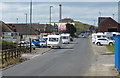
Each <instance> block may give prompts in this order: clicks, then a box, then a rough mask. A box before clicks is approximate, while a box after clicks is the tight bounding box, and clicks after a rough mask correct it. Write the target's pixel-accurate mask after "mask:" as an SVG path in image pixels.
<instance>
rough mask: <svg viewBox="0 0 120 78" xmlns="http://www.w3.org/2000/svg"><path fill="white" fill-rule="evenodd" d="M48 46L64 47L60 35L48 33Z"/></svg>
mask: <svg viewBox="0 0 120 78" xmlns="http://www.w3.org/2000/svg"><path fill="white" fill-rule="evenodd" d="M47 38H48V39H47V46H48V47H50V48H54V47H57V48H61V47H62V38H61V36H60V35H48V36H47Z"/></svg>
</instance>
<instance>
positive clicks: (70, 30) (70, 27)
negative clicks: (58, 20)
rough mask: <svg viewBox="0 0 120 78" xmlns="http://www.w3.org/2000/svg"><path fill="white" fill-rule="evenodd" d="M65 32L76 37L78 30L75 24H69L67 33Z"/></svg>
mask: <svg viewBox="0 0 120 78" xmlns="http://www.w3.org/2000/svg"><path fill="white" fill-rule="evenodd" d="M64 32H65V33H70V35H71V36H72V37H73V36H74V35H75V32H76V28H75V26H74V25H73V24H70V23H67V24H66V31H64Z"/></svg>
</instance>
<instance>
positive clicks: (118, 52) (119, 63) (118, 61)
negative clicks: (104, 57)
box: [115, 35, 120, 72]
mask: <svg viewBox="0 0 120 78" xmlns="http://www.w3.org/2000/svg"><path fill="white" fill-rule="evenodd" d="M115 67H116V69H117V70H118V72H120V35H116V36H115Z"/></svg>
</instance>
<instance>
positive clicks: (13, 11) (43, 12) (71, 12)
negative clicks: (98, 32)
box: [2, 2, 118, 24]
mask: <svg viewBox="0 0 120 78" xmlns="http://www.w3.org/2000/svg"><path fill="white" fill-rule="evenodd" d="M59 4H62V17H63V18H64V17H70V18H73V19H74V20H80V21H82V22H85V23H89V24H93V20H96V21H97V17H98V16H99V11H100V12H101V14H102V16H112V14H113V13H114V14H115V19H116V20H117V15H118V14H117V13H118V12H117V8H118V7H117V3H115V2H112V3H109V2H107V3H105V2H104V3H95V2H84V3H82V2H78V3H76V2H74V3H71V2H68V3H67V2H65V3H63V2H56V3H54V2H53V3H50V2H47V3H46V2H40V3H39V2H34V3H33V16H32V17H33V22H41V23H42V22H44V23H46V22H49V16H50V13H49V11H50V6H53V8H52V9H51V11H52V21H55V22H58V20H59V6H58V5H59ZM29 6H30V3H29V2H3V3H2V7H3V8H2V20H3V21H4V22H8V23H9V22H11V23H15V22H16V18H19V20H18V21H19V22H21V23H23V22H25V15H24V13H27V14H28V18H29V9H30V7H29ZM28 21H29V19H28Z"/></svg>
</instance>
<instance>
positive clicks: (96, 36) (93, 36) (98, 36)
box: [92, 33, 107, 43]
mask: <svg viewBox="0 0 120 78" xmlns="http://www.w3.org/2000/svg"><path fill="white" fill-rule="evenodd" d="M98 38H107V36H106V35H104V34H103V33H94V34H92V43H95V41H96V39H98Z"/></svg>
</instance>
